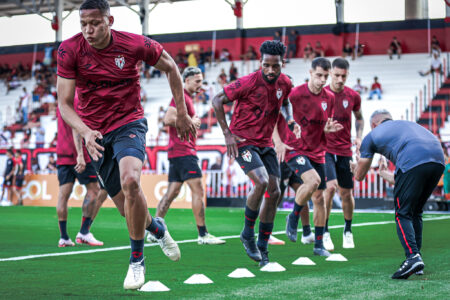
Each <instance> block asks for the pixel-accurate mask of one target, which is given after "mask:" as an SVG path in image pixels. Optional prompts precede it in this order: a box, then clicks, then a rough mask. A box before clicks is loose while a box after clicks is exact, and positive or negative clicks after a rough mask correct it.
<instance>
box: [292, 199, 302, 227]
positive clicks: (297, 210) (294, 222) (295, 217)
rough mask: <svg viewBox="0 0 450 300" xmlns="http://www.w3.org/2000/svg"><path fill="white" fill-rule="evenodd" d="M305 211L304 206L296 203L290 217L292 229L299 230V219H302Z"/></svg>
mask: <svg viewBox="0 0 450 300" xmlns="http://www.w3.org/2000/svg"><path fill="white" fill-rule="evenodd" d="M302 209H303V205H298V204H297V202H294V210H293V211H292V212H291V214H290V216H289V223H290V226H291V227H294V228H297V226H298V219H299V218H300V212H301V210H302Z"/></svg>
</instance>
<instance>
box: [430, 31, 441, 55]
mask: <svg viewBox="0 0 450 300" xmlns="http://www.w3.org/2000/svg"><path fill="white" fill-rule="evenodd" d="M434 51H437V52H438V53H439V55H441V52H442V49H441V45H440V44H439V41H438V39H437V38H436V36H435V35H433V37H432V38H431V54H433V52H434Z"/></svg>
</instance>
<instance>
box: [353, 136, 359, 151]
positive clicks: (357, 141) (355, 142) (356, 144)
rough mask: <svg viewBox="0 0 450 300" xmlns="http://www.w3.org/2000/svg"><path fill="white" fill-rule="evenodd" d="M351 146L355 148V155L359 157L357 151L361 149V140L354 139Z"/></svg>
mask: <svg viewBox="0 0 450 300" xmlns="http://www.w3.org/2000/svg"><path fill="white" fill-rule="evenodd" d="M353 144H354V145H355V146H356V154H358V155H359V154H360V152H359V149H360V148H361V138H355V140H354V142H353Z"/></svg>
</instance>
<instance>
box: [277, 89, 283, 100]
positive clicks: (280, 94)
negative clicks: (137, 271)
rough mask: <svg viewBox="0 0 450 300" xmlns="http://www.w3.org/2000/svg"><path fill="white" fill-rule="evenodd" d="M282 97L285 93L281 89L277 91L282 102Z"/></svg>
mask: <svg viewBox="0 0 450 300" xmlns="http://www.w3.org/2000/svg"><path fill="white" fill-rule="evenodd" d="M281 96H283V91H282V90H281V89H280V88H278V90H277V98H278V100H280V98H281Z"/></svg>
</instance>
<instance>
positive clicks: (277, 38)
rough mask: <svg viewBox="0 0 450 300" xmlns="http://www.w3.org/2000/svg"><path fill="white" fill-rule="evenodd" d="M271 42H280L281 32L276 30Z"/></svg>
mask: <svg viewBox="0 0 450 300" xmlns="http://www.w3.org/2000/svg"><path fill="white" fill-rule="evenodd" d="M273 40H274V41H280V42H281V31H279V30H277V31H275V32H274V34H273Z"/></svg>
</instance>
